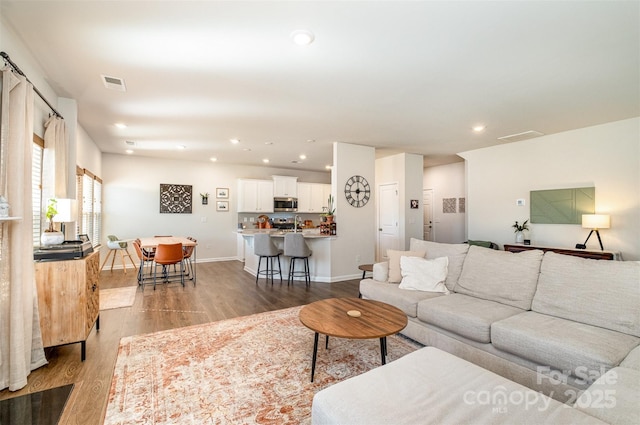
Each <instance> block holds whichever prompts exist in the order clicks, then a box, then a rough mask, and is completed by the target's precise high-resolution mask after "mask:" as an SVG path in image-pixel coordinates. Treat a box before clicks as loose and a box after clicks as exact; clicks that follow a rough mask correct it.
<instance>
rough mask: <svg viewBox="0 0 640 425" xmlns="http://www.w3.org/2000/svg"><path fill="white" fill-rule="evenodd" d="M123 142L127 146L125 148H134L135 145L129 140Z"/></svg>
mask: <svg viewBox="0 0 640 425" xmlns="http://www.w3.org/2000/svg"><path fill="white" fill-rule="evenodd" d="M124 142H125V143H126V144H127V146H135V145H136V143H135V142H132V141H131V140H125V141H124Z"/></svg>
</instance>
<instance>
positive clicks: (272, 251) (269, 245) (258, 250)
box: [253, 233, 282, 285]
mask: <svg viewBox="0 0 640 425" xmlns="http://www.w3.org/2000/svg"><path fill="white" fill-rule="evenodd" d="M253 253H254V254H256V255H257V256H259V257H260V258H259V259H258V271H257V272H256V284H257V283H258V278H259V277H260V275H264V276H265V278H266V279H267V282H269V276H271V284H272V285H273V275H274V274H276V273H277V274H279V275H280V283H282V269H281V267H280V255H282V250H281V249H278V248H277V247H276V246H275V244H274V243H273V242H272V241H271V236H269V235H268V234H266V233H256V234H255V235H254V237H253ZM263 258H266V259H267V268H266V270H262V271H261V270H260V265H261V264H262V259H263ZM274 258H277V259H278V270H277V271H276V270H274V269H273V259H274ZM269 263H271V269H269Z"/></svg>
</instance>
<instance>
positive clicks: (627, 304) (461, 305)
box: [314, 239, 640, 423]
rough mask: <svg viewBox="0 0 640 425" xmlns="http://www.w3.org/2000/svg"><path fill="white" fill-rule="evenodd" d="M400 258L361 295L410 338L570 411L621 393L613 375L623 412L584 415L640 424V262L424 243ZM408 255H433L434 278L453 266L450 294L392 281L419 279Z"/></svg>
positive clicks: (364, 285)
mask: <svg viewBox="0 0 640 425" xmlns="http://www.w3.org/2000/svg"><path fill="white" fill-rule="evenodd" d="M390 254H391V255H390V261H389V262H387V263H378V264H376V265H374V275H373V279H364V280H363V281H362V282H361V283H360V292H361V294H362V297H363V298H365V299H375V300H378V301H383V302H386V303H389V304H392V305H394V306H396V307H398V308H400V309H402V310H403V311H404V312H405V313H406V314H407V316H408V318H409V324H408V325H407V327H406V328H405V329H404V330H403V331H402V333H403V334H405V335H406V336H408V337H409V338H412V339H414V340H416V341H418V342H420V343H422V344H424V345H426V346H430V347H435V348H438V349H440V350H443V351H446V352H448V353H451V354H453V355H454V356H457V357H459V358H462V359H465V360H467V361H469V362H471V363H474V364H475V365H477V366H480V367H481V368H483V369H486V370H489V371H491V372H494V373H495V374H497V375H500V376H502V377H503V378H505V382H510V381H515V382H516V383H519V384H521V385H524V386H525V387H527V388H529V389H532V390H534V391H539V392H541V393H543V394H545V395H547V396H548V397H551V398H553V399H556V400H558V401H560V402H562V403H567V404H573V403H575V402H576V400H578V397H580V396H581V395H582V394H583V392H585V390H587V389H588V390H590V391H592V390H593V388H594V385H598V386H597V387H596V388H602V384H603V381H604V384H607V383H609V384H611V382H609V381H611V379H609V380H607V379H606V377H605V376H606V374H607V372H609V371H612V372H611V374H610V375H608V376H609V378H610V377H611V375H615V376H616V379H615V381H616V382H615V383H614V389H616V390H615V391H617V393H618V395H617V398H616V399H615V400H617V401H618V408H617V409H611V408H610V409H606V411H603V410H602V409H597V408H594V409H591V411H589V409H588V408H586V409H583V410H585V411H587V413H589V414H590V416H596V417H598V415H599V414H602V415H603V416H602V417H601V419H603V420H604V421H605V422H609V423H625V421H628V419H629V418H635V417H636V415H637V416H638V417H637V419H638V420H637V421H636V423H640V411H639V410H637V408H636V410H634V409H633V408H629V406H628V405H627V404H625V403H624V401H625V400H627V399H628V398H630V399H631V400H632V401H633V402H634V403H635V404H636V405H638V404H640V400H638V397H640V396H639V395H638V394H640V392H639V388H640V382H639V381H640V372H639V370H640V366H639V364H640V360H639V359H640V348H639V346H640V262H635V261H626V262H623V261H605V260H589V259H583V258H578V257H572V256H568V255H560V254H556V253H554V252H547V253H543V252H542V251H538V250H531V251H524V252H521V253H511V252H505V251H496V250H491V249H487V248H482V247H478V246H469V245H466V244H440V243H433V242H427V241H421V240H418V239H412V240H411V244H410V252H405V253H402V252H392V253H390ZM406 256H417V257H420V256H424V258H425V259H426V260H423V261H422V262H423V263H425V264H427V265H428V266H427V267H426V268H425V269H424V270H427V273H431V271H432V269H429V267H433V266H432V264H435V263H433V262H432V261H429V260H435V259H437V258H442V257H446V258H447V261H448V267H447V269H446V279H445V282H444V285H440V286H437V285H436V286H435V288H432V290H436V291H441V292H431V291H420V290H408V289H402V286H404V282H403V284H400V285H399V284H398V283H390V282H389V279H390V278H391V280H392V281H393V280H396V281H397V280H398V273H399V272H400V279H402V278H403V277H402V274H405V277H407V276H409V277H411V276H410V273H403V272H404V270H402V269H401V268H400V270H398V268H399V264H398V263H401V264H407V265H408V264H409V262H407V261H405V260H406ZM402 257H405V260H402ZM398 259H400V261H398ZM436 274H437V273H436ZM445 287H446V288H445ZM419 367H421V368H424V367H427V368H428V367H430V365H429V364H421V365H419ZM436 367H437V366H436ZM383 369H384V368H383ZM372 372H373V371H372ZM378 373H386V372H378ZM456 376H457V375H455V374H454V375H452V379H458V378H457V377H456ZM596 381H597V382H596ZM448 384H451V383H448ZM448 384H445V385H448ZM340 385H342V384H337V385H336V387H339V386H340ZM452 385H454V386H455V385H456V384H455V382H454V383H453V384H452ZM333 391H340V388H337V389H335V390H333ZM415 391H416V393H417V394H419V392H420V388H415ZM586 394H587V395H585V396H583V397H588V396H589V394H591V393H589V391H587V392H586ZM418 398H419V397H418ZM423 401H424V400H423ZM583 404H585V403H583ZM632 404H633V403H632ZM325 405H326V403H325ZM432 407H434V408H436V407H438V406H432ZM314 412H315V410H314ZM603 412H604V413H603ZM318 415H320V414H318ZM616 418H617V419H616ZM472 419H473V418H472V417H469V422H473V420H472ZM545 421H546V420H545ZM314 422H315V419H314ZM453 422H460V421H459V420H453ZM319 423H324V421H320V422H319ZM405 423H406V422H405ZM425 423H429V421H425Z"/></svg>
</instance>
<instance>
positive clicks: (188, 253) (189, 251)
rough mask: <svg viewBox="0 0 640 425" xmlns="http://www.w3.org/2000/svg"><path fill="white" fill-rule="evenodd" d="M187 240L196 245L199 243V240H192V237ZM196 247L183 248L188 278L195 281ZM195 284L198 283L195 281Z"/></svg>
mask: <svg viewBox="0 0 640 425" xmlns="http://www.w3.org/2000/svg"><path fill="white" fill-rule="evenodd" d="M187 239H189V240H190V241H193V242H194V243H197V242H198V241H197V239H194V238H192V237H191V236H188V237H187ZM195 248H196V247H195V245H193V246H192V245H185V246H183V247H182V250H183V251H184V259H185V260H186V262H185V266H186V269H187V272H186V274H187V276H189V279H191V280H193V277H194V276H193V251H194V250H195ZM193 284H194V285H195V284H196V282H195V280H193Z"/></svg>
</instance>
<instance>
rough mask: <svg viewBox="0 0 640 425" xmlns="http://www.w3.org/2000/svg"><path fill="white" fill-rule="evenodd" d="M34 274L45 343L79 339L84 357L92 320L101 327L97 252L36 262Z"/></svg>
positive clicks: (54, 343)
mask: <svg viewBox="0 0 640 425" xmlns="http://www.w3.org/2000/svg"><path fill="white" fill-rule="evenodd" d="M35 274H36V287H37V291H38V308H39V310H40V329H41V330H42V341H43V343H44V346H45V347H52V346H56V345H65V344H74V343H77V342H79V343H80V344H81V359H82V361H84V359H85V357H86V340H87V337H88V336H89V334H90V333H91V329H93V325H94V323H95V324H96V329H97V330H99V329H100V253H99V252H98V251H96V252H94V253H92V254H89V255H88V256H87V257H85V258H81V259H77V260H67V261H40V262H36V263H35Z"/></svg>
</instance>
